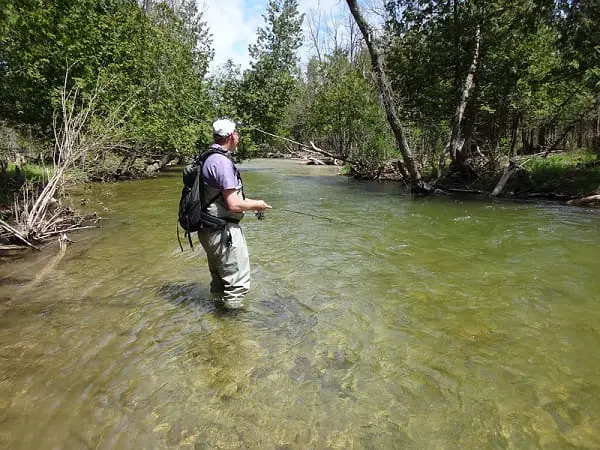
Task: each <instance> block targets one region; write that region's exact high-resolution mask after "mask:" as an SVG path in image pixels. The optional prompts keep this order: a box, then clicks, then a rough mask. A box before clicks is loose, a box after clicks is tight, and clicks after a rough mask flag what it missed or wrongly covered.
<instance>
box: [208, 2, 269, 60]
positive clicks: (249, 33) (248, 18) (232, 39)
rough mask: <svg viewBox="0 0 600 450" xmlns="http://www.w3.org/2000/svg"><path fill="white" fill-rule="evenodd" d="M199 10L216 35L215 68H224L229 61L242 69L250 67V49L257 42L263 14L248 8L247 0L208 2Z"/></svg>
mask: <svg viewBox="0 0 600 450" xmlns="http://www.w3.org/2000/svg"><path fill="white" fill-rule="evenodd" d="M201 1H202V0H200V2H201ZM265 5H266V2H265ZM199 8H200V10H201V11H203V12H204V19H205V20H206V22H207V23H208V26H209V28H210V32H211V33H212V35H213V48H214V50H215V57H214V60H213V63H212V67H213V68H214V67H217V66H219V65H221V64H224V63H225V62H226V61H227V60H228V59H232V60H233V62H234V63H235V64H239V65H241V66H242V68H246V67H248V65H249V62H250V56H249V55H248V45H249V44H251V43H253V42H254V41H255V40H256V29H257V28H258V27H259V26H261V25H262V23H263V18H262V17H261V12H262V11H260V12H258V11H257V10H256V8H253V7H252V6H248V5H247V1H246V0H208V1H207V2H206V3H205V4H202V3H200V5H199Z"/></svg>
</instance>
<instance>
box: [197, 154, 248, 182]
mask: <svg viewBox="0 0 600 450" xmlns="http://www.w3.org/2000/svg"><path fill="white" fill-rule="evenodd" d="M202 177H203V178H204V179H205V180H206V183H207V184H208V185H209V186H210V187H212V188H215V189H220V190H226V189H239V188H240V187H241V184H240V181H239V180H238V177H237V175H236V173H235V169H234V167H233V162H232V161H231V160H230V159H229V158H227V157H226V156H225V155H220V154H219V153H215V154H212V155H210V156H209V157H208V158H206V161H204V165H203V166H202Z"/></svg>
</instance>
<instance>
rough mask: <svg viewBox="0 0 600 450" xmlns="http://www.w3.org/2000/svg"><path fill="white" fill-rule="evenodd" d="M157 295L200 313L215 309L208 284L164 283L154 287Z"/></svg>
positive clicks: (210, 311) (211, 311)
mask: <svg viewBox="0 0 600 450" xmlns="http://www.w3.org/2000/svg"><path fill="white" fill-rule="evenodd" d="M156 291H157V293H158V295H160V296H161V297H162V298H164V299H165V300H166V301H168V302H169V303H171V304H173V305H175V306H182V307H185V308H188V309H191V310H193V311H196V312H198V313H200V314H212V313H215V311H216V310H217V308H216V306H215V301H214V299H213V297H212V295H211V293H210V290H209V288H208V286H204V285H202V284H200V283H194V282H178V283H164V284H162V285H160V286H158V287H157V288H156Z"/></svg>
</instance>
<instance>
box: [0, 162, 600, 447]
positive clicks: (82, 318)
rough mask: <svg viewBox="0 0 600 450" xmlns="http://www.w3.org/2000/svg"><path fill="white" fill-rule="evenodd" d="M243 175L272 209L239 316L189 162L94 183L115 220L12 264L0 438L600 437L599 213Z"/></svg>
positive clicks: (518, 442)
mask: <svg viewBox="0 0 600 450" xmlns="http://www.w3.org/2000/svg"><path fill="white" fill-rule="evenodd" d="M240 169H241V170H242V176H243V178H244V181H245V190H246V194H247V195H248V196H250V197H252V198H263V199H265V200H266V201H267V202H269V203H270V204H271V205H272V206H273V210H272V211H269V212H267V213H266V218H265V219H264V220H257V219H256V218H255V217H254V216H253V215H252V214H247V217H246V218H245V219H244V221H243V224H244V230H245V234H246V238H247V241H248V246H249V249H250V258H251V265H252V287H251V292H250V294H249V295H248V297H247V304H248V307H247V310H246V311H245V312H243V313H241V314H235V315H230V314H223V313H221V312H220V311H219V310H216V309H215V307H214V305H213V303H212V300H211V298H210V294H209V274H208V269H207V267H206V259H205V256H204V253H203V251H202V249H201V247H200V246H199V244H198V242H197V240H195V241H194V250H191V249H190V248H189V244H188V243H187V240H185V239H183V238H182V244H183V245H184V249H185V251H184V252H181V250H180V248H179V245H178V243H177V236H176V216H177V204H178V200H179V194H180V190H181V181H180V172H179V171H178V170H176V169H173V170H171V171H170V172H167V173H165V174H162V175H160V176H159V177H158V178H156V179H151V180H145V181H135V182H122V183H115V184H95V185H91V186H86V187H81V188H79V189H78V190H77V191H74V192H73V193H72V199H73V201H75V202H82V201H83V203H87V207H88V208H89V209H91V210H96V211H97V212H98V214H99V215H101V216H102V217H103V218H104V219H103V220H101V221H100V225H101V226H100V228H98V229H96V230H89V231H86V232H81V233H76V234H73V235H71V236H70V237H71V239H73V240H74V241H77V242H76V243H75V244H72V245H70V246H69V248H68V250H67V252H66V254H65V255H64V256H63V257H62V258H61V259H59V257H57V255H58V249H56V250H53V249H49V250H47V251H45V252H43V253H42V254H41V255H32V256H31V257H28V258H25V259H23V260H18V261H12V262H6V263H4V264H3V265H1V266H0V279H1V283H0V361H1V364H0V447H1V448H7V449H8V448H10V449H21V448H23V449H32V448H35V449H56V448H64V449H72V448H95V449H134V448H197V449H214V448H224V449H230V448H257V449H304V448H313V449H328V448H339V449H350V448H356V449H362V448H365V449H367V448H373V449H384V448H385V449H388V448H402V449H404V448H406V449H426V448H431V449H465V448H472V449H474V448H477V449H487V448H489V449H505V448H506V449H512V448H515V449H524V448H528V449H529V448H550V449H558V448H561V449H563V448H600V431H599V430H600V352H599V351H598V349H599V348H600V282H599V281H598V280H599V275H598V274H599V273H600V257H599V256H600V214H599V213H598V211H593V210H587V209H580V208H575V207H569V206H564V205H559V204H555V203H545V202H531V203H517V202H510V201H506V200H496V201H490V200H487V199H486V200H473V199H461V198H447V197H432V198H420V197H413V196H410V195H408V194H407V193H406V192H405V191H404V190H403V189H402V187H401V186H399V185H397V184H394V183H376V182H364V181H357V180H352V179H349V178H345V177H341V176H339V175H337V169H336V168H333V167H315V166H305V165H303V164H301V163H300V162H297V161H283V160H254V161H248V162H245V163H244V164H242V165H241V166H240ZM299 213H304V214H299ZM306 214H311V215H312V216H311V215H306ZM315 216H318V217H315Z"/></svg>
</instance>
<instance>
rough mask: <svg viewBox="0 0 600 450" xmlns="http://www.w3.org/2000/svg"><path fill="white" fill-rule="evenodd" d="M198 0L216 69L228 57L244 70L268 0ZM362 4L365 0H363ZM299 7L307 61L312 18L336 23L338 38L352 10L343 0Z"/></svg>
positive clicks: (310, 1) (308, 1)
mask: <svg viewBox="0 0 600 450" xmlns="http://www.w3.org/2000/svg"><path fill="white" fill-rule="evenodd" d="M197 1H198V4H199V8H200V10H201V11H203V12H204V19H205V20H206V21H207V23H208V26H209V27H210V30H211V33H212V35H213V48H214V50H215V57H214V60H213V63H212V66H211V67H212V68H213V69H214V68H216V67H218V66H220V65H222V64H224V63H225V62H226V61H227V60H228V59H232V60H233V61H234V63H235V64H239V65H240V66H241V67H242V69H246V68H248V67H249V64H250V55H249V54H248V45H250V44H253V43H254V42H256V30H257V28H258V27H262V26H264V19H263V17H262V14H264V12H265V11H266V8H267V3H268V0H197ZM370 1H371V2H372V1H377V0H370ZM361 3H365V2H364V1H361ZM298 10H299V11H300V12H301V13H304V14H305V19H304V38H305V39H304V41H305V44H304V46H303V47H302V49H301V53H302V59H303V60H306V58H307V55H308V54H309V53H310V51H311V50H310V49H311V43H310V39H309V35H308V28H307V26H308V21H309V20H311V18H316V17H319V18H320V19H319V20H320V22H321V26H326V25H328V26H329V27H331V26H332V25H335V28H336V32H337V33H338V39H339V38H343V36H344V35H345V33H346V31H345V30H344V29H345V28H346V25H347V23H348V17H349V11H348V6H347V5H346V2H345V1H344V0H299V1H298ZM329 44H330V42H329Z"/></svg>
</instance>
